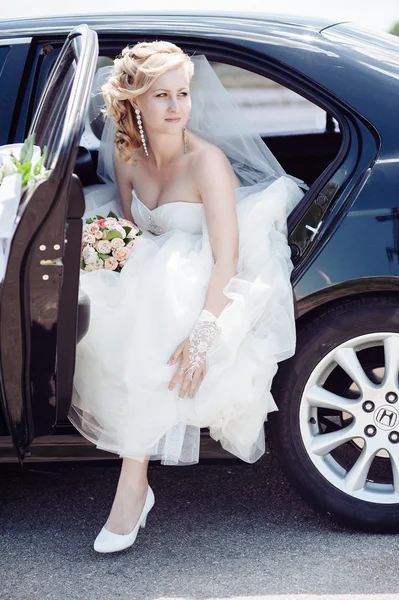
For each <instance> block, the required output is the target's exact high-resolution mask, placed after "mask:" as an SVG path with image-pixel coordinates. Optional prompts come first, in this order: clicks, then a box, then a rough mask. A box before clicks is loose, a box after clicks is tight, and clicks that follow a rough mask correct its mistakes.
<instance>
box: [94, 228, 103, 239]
mask: <svg viewBox="0 0 399 600" xmlns="http://www.w3.org/2000/svg"><path fill="white" fill-rule="evenodd" d="M94 235H95V238H96V240H102V237H103V232H102V231H100V230H99V231H97V233H95V234H94Z"/></svg>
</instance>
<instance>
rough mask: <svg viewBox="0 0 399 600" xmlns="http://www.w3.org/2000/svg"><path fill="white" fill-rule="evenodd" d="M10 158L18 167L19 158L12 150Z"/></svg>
mask: <svg viewBox="0 0 399 600" xmlns="http://www.w3.org/2000/svg"><path fill="white" fill-rule="evenodd" d="M10 160H11V162H12V163H13V164H14V165H15V166H16V167H17V169H19V160H18V159H17V157H16V156H15V155H14V154H13V153H12V152H11V154H10Z"/></svg>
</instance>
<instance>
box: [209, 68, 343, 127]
mask: <svg viewBox="0 0 399 600" xmlns="http://www.w3.org/2000/svg"><path fill="white" fill-rule="evenodd" d="M212 66H213V68H214V69H215V71H216V73H217V75H218V77H219V79H220V80H221V82H222V83H223V85H224V87H225V88H226V89H227V90H228V91H229V92H230V94H231V95H232V96H233V98H234V100H235V102H236V103H237V104H238V105H239V106H240V108H241V109H242V110H243V111H244V113H245V116H246V118H247V120H248V121H249V122H250V124H251V131H250V133H259V134H260V135H261V136H262V137H268V136H276V135H292V134H295V133H316V132H323V131H325V130H326V125H327V114H326V111H324V110H323V109H321V108H320V107H318V106H316V105H315V104H313V102H310V101H309V100H307V99H306V98H304V97H303V96H300V95H299V94H297V93H295V92H293V91H292V90H290V89H288V88H286V87H284V86H283V85H280V84H279V83H276V82H275V81H273V80H272V79H268V78H267V77H264V76H263V75H259V74H258V73H253V72H251V71H248V70H246V69H242V68H240V67H235V66H233V65H228V64H224V63H218V62H212ZM333 121H334V129H335V130H338V123H337V122H336V121H335V119H334V120H333Z"/></svg>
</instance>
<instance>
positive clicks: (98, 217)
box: [96, 215, 104, 220]
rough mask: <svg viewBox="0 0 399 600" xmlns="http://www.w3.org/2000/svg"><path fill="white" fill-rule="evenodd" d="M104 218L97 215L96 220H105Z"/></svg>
mask: <svg viewBox="0 0 399 600" xmlns="http://www.w3.org/2000/svg"><path fill="white" fill-rule="evenodd" d="M103 218H104V217H102V216H101V215H96V219H98V220H100V219H103Z"/></svg>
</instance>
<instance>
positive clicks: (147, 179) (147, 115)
mask: <svg viewBox="0 0 399 600" xmlns="http://www.w3.org/2000/svg"><path fill="white" fill-rule="evenodd" d="M100 71H102V72H101V73H100V74H99V77H98V79H99V81H98V82H97V85H101V83H102V86H101V92H102V97H101V98H102V102H104V100H105V106H106V115H107V119H106V122H105V126H104V131H103V134H102V141H101V146H100V154H99V174H100V175H101V177H102V179H103V180H104V181H105V182H106V185H101V186H94V187H93V189H92V190H91V191H90V192H89V193H88V194H87V195H86V215H87V216H94V215H95V214H98V213H99V212H101V213H102V214H104V213H105V216H106V215H107V211H108V210H109V209H112V210H113V211H114V212H116V213H117V214H118V216H123V217H124V218H126V219H129V220H131V221H133V222H134V223H135V224H136V225H137V226H138V227H139V228H140V229H141V230H142V231H143V235H142V236H140V237H139V238H138V239H137V241H136V243H135V246H134V249H133V252H132V254H131V256H130V258H129V260H128V261H127V263H126V265H125V266H124V268H123V269H122V271H121V272H120V273H116V272H114V271H110V270H104V269H101V270H95V271H91V272H87V273H86V272H83V274H82V277H81V286H82V288H83V289H84V291H85V292H86V293H87V294H88V295H89V297H90V300H91V320H90V327H89V331H88V333H87V335H86V336H85V338H84V339H83V340H82V341H81V342H80V343H79V345H78V347H77V360H76V371H75V379H74V395H73V399H72V406H71V410H70V413H69V419H70V421H71V422H72V423H73V424H74V425H75V427H76V428H77V429H78V430H79V431H80V432H81V433H82V435H84V436H85V437H86V438H88V439H89V440H90V441H92V442H93V443H95V444H96V446H97V447H98V448H101V449H104V450H107V451H109V452H113V453H116V454H118V455H119V456H120V457H122V458H123V461H122V468H121V473H120V478H119V482H118V486H117V490H116V495H115V499H114V502H113V505H112V509H111V512H110V514H109V517H108V520H107V522H106V523H105V525H104V527H103V528H102V530H101V531H100V533H99V535H98V536H97V538H96V540H95V543H94V548H95V550H97V551H98V552H114V551H118V550H122V549H124V548H127V547H129V546H131V545H132V544H133V543H134V541H135V539H136V536H137V533H138V531H139V528H140V526H141V527H144V525H145V522H146V518H147V515H148V513H149V511H150V510H151V508H152V506H153V505H154V494H153V492H152V489H151V488H150V486H149V485H148V479H147V470H148V463H149V460H160V461H161V462H162V464H165V465H188V464H195V463H197V462H198V460H199V446H200V429H201V428H204V427H207V428H209V433H210V435H211V436H212V437H213V438H214V439H215V440H218V441H219V442H220V443H221V445H222V446H223V447H224V448H225V449H226V450H228V451H229V452H231V453H232V454H234V455H236V456H238V457H240V458H241V459H242V460H244V461H246V462H249V463H252V462H255V461H256V460H258V459H259V458H260V456H262V454H263V453H264V450H265V441H264V421H265V419H266V418H267V414H268V413H269V412H271V411H274V410H277V406H276V404H275V402H274V400H273V398H272V396H271V393H270V387H271V382H272V379H273V377H274V375H275V373H276V371H277V362H278V361H280V360H284V359H286V358H288V357H290V356H292V354H293V353H294V350H295V321H294V314H293V299H292V290H291V286H290V272H291V269H292V264H291V261H290V251H289V247H288V244H287V238H286V219H287V216H288V214H289V212H290V211H291V210H292V209H293V207H294V206H295V205H296V204H297V203H298V202H299V201H300V200H301V198H302V196H303V192H302V191H301V189H300V187H299V186H298V182H297V181H295V180H294V178H292V177H290V176H288V175H286V173H285V172H284V170H283V169H282V167H281V166H280V165H279V163H278V162H277V160H276V159H275V158H274V156H273V155H272V154H271V153H270V151H269V150H268V149H267V147H266V146H265V145H264V143H263V142H262V140H261V138H260V137H259V136H254V135H248V134H247V133H246V124H245V121H244V117H243V115H242V112H241V111H240V110H239V109H238V107H237V106H236V105H235V104H234V103H233V102H232V100H231V99H230V96H229V94H228V92H227V91H226V90H225V89H224V88H223V86H222V84H221V83H220V81H219V79H218V78H217V76H216V74H215V73H214V71H213V69H212V67H211V66H210V65H209V63H208V61H207V60H206V58H205V57H204V56H198V57H193V58H191V57H190V56H188V55H187V54H185V53H184V52H183V51H182V50H181V49H180V48H179V47H177V46H176V45H174V44H171V43H169V42H164V41H158V42H152V43H138V44H136V45H135V46H134V47H132V48H129V47H128V48H125V49H124V50H123V52H122V54H121V56H120V57H118V58H116V59H115V61H114V66H113V67H112V68H111V71H110V68H105V70H101V69H100ZM97 97H98V96H97Z"/></svg>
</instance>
